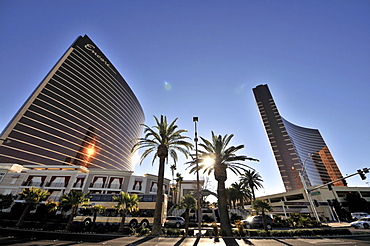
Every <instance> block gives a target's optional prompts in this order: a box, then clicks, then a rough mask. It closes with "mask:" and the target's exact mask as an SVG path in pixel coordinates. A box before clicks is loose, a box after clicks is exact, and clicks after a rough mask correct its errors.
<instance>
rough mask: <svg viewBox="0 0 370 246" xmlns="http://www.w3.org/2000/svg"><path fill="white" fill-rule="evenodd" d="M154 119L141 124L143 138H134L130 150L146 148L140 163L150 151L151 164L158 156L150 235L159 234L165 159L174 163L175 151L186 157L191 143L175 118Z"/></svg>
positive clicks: (175, 159) (162, 117)
mask: <svg viewBox="0 0 370 246" xmlns="http://www.w3.org/2000/svg"><path fill="white" fill-rule="evenodd" d="M154 119H155V121H156V125H155V126H153V127H149V126H147V125H143V126H144V134H145V135H144V137H143V138H139V139H136V141H137V142H136V144H134V146H133V147H132V149H131V151H132V152H135V151H137V150H138V149H141V148H144V149H146V150H145V151H144V153H143V154H142V155H141V156H140V164H141V163H142V162H143V160H144V159H145V158H146V157H148V156H149V155H150V154H151V153H154V157H153V160H152V164H153V163H154V161H155V159H156V158H157V157H158V158H159V168H158V189H157V200H156V204H155V211H154V222H153V230H152V235H155V236H157V235H160V234H161V224H162V218H161V217H162V197H163V180H164V165H165V161H166V160H167V161H168V155H170V156H171V157H172V159H173V161H174V163H175V164H176V162H177V160H178V156H177V152H176V151H179V152H181V153H183V154H184V155H185V157H187V156H188V154H189V150H190V149H191V148H192V147H193V145H192V144H191V143H189V142H188V141H187V139H190V138H189V137H186V136H183V135H182V134H183V133H185V132H187V131H186V130H183V129H178V126H177V125H176V121H177V118H176V119H175V120H174V121H173V122H171V123H170V124H168V123H167V118H166V117H165V116H163V115H161V118H160V120H159V119H158V118H157V117H155V116H154Z"/></svg>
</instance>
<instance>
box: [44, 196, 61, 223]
mask: <svg viewBox="0 0 370 246" xmlns="http://www.w3.org/2000/svg"><path fill="white" fill-rule="evenodd" d="M58 206H59V203H58V202H55V201H53V200H47V201H46V202H45V208H46V213H45V215H44V223H43V226H42V228H43V229H44V228H45V227H46V222H47V221H48V215H49V214H50V213H51V212H54V211H56V210H57V209H58Z"/></svg>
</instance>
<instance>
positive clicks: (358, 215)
mask: <svg viewBox="0 0 370 246" xmlns="http://www.w3.org/2000/svg"><path fill="white" fill-rule="evenodd" d="M369 216H370V215H369V214H368V213H365V212H356V213H351V217H352V219H354V220H359V219H361V218H362V217H369Z"/></svg>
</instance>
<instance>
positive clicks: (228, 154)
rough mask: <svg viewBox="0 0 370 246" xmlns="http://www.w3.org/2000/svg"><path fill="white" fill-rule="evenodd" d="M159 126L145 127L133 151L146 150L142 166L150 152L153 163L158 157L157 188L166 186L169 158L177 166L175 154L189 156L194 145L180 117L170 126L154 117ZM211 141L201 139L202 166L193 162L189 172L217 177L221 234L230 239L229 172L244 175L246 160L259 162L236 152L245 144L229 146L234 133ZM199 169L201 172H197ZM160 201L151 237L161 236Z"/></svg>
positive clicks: (158, 192)
mask: <svg viewBox="0 0 370 246" xmlns="http://www.w3.org/2000/svg"><path fill="white" fill-rule="evenodd" d="M154 119H155V121H156V125H154V126H153V127H149V126H147V125H143V127H144V137H143V138H139V139H136V143H135V144H134V146H133V148H132V152H134V151H137V150H138V149H141V148H143V149H145V151H144V152H143V154H142V155H141V160H140V164H141V163H142V162H143V160H144V159H145V158H147V157H148V156H149V155H150V154H151V153H154V157H153V160H152V164H153V163H154V160H155V159H156V158H157V157H158V158H159V170H158V187H163V179H164V165H165V162H166V160H167V162H168V155H169V154H170V156H171V157H172V159H173V160H174V163H175V164H176V162H177V158H178V155H177V153H176V151H179V152H181V153H183V154H184V155H185V156H186V157H188V156H189V155H190V154H189V151H190V150H191V149H192V148H193V145H192V144H191V143H190V142H188V140H189V139H190V138H189V137H186V136H184V135H183V134H184V133H185V132H186V130H181V129H178V126H177V125H176V121H177V118H176V119H175V120H174V121H173V122H172V123H170V124H168V123H167V118H166V117H165V116H163V115H162V116H161V118H160V119H158V118H157V117H155V116H154ZM211 133H212V139H211V141H208V140H207V139H205V138H203V137H200V138H201V140H202V143H200V144H199V145H200V147H201V149H200V150H199V155H198V156H196V158H195V159H196V160H197V161H198V164H199V165H196V161H191V162H189V163H188V164H190V173H194V172H197V171H200V169H202V170H203V172H204V173H207V174H208V175H210V174H211V173H213V174H214V177H215V179H216V180H217V182H218V186H217V193H218V208H219V214H220V222H221V231H222V233H223V235H226V236H231V235H232V232H231V225H230V221H229V215H228V204H227V199H225V198H226V197H227V196H226V195H227V192H226V187H225V182H226V180H227V171H228V170H230V171H232V172H233V173H235V174H237V175H242V174H243V172H246V171H248V170H250V169H252V168H251V167H249V166H248V165H246V164H244V163H242V162H243V161H246V160H249V161H258V160H257V159H254V158H251V157H248V156H245V155H237V154H236V152H237V151H239V150H241V149H243V148H244V145H238V146H229V144H230V142H231V139H232V138H233V137H234V135H233V134H231V135H228V134H226V135H225V136H222V135H216V134H214V132H213V131H212V132H211ZM206 158H212V159H213V160H214V164H213V165H205V164H202V163H203V160H205V159H206ZM197 166H198V168H199V170H198V169H197ZM162 194H163V189H158V190H157V197H162ZM159 200H160V199H157V203H156V208H155V214H154V225H153V230H152V235H159V234H160V233H161V224H160V218H161V214H160V213H161V210H162V207H161V206H162V203H161V202H160V201H159Z"/></svg>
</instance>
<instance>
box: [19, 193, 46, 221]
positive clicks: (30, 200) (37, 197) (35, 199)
mask: <svg viewBox="0 0 370 246" xmlns="http://www.w3.org/2000/svg"><path fill="white" fill-rule="evenodd" d="M19 195H20V196H21V198H22V199H24V200H25V201H26V204H27V205H26V207H25V208H24V210H23V213H22V215H21V217H20V218H19V220H18V222H17V224H16V227H19V226H21V225H22V224H23V222H24V219H25V218H26V216H27V214H28V213H29V211H30V209H31V207H32V206H33V205H34V204H37V203H39V202H41V201H44V200H46V198H47V197H48V196H49V195H50V193H49V192H47V191H46V190H43V189H40V188H35V187H31V188H25V189H23V190H22V191H21V192H20V193H19Z"/></svg>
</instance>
